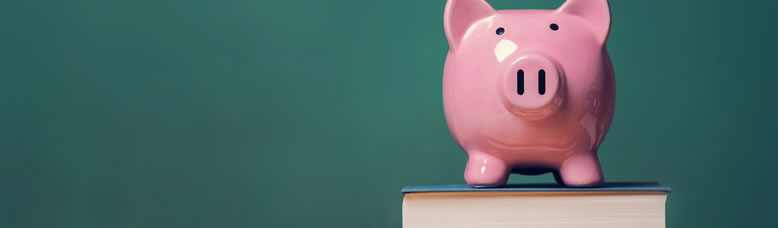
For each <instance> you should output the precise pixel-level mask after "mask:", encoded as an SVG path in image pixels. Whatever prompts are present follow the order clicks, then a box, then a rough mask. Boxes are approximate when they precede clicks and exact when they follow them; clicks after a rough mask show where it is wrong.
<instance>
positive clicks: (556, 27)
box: [549, 24, 559, 31]
mask: <svg viewBox="0 0 778 228" xmlns="http://www.w3.org/2000/svg"><path fill="white" fill-rule="evenodd" d="M549 27H551V30H554V31H556V30H559V25H556V24H551V26H549Z"/></svg>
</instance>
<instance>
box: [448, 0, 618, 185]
mask: <svg viewBox="0 0 778 228" xmlns="http://www.w3.org/2000/svg"><path fill="white" fill-rule="evenodd" d="M610 23H611V19H610V6H609V5H608V1H607V0H567V2H565V3H564V4H563V5H562V6H560V7H559V8H558V9H556V10H495V9H493V8H492V7H491V6H490V5H489V4H488V3H487V2H485V1H484V0H448V3H447V4H446V10H445V15H444V27H445V31H446V37H447V39H448V43H449V52H448V56H447V58H446V65H445V69H444V73H443V74H444V75H443V105H444V110H445V114H446V121H447V123H448V126H449V129H450V130H451V133H452V135H453V137H454V138H455V140H456V141H457V143H458V144H459V146H460V147H461V148H462V149H463V150H464V151H465V152H466V153H467V154H468V161H467V166H466V168H465V181H467V183H468V184H470V185H473V186H501V185H504V184H505V183H506V182H507V180H508V176H509V174H511V173H519V174H526V175H535V174H542V173H546V172H553V173H554V174H555V175H554V176H555V177H556V180H557V181H558V182H560V183H562V184H565V185H568V186H593V185H598V184H601V183H603V175H602V171H601V169H600V164H599V160H598V159H597V149H598V147H599V145H600V143H602V141H603V139H604V138H605V135H606V134H607V132H608V129H609V128H610V124H611V120H612V119H613V111H614V102H615V87H614V75H613V66H612V65H611V61H610V57H609V56H608V52H607V50H606V48H605V44H606V42H607V41H608V33H609V31H610Z"/></svg>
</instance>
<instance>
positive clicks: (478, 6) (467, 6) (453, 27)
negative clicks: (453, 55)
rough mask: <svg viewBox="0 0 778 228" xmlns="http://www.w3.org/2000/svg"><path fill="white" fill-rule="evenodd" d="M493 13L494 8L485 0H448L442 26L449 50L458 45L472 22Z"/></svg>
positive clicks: (453, 49)
mask: <svg viewBox="0 0 778 228" xmlns="http://www.w3.org/2000/svg"><path fill="white" fill-rule="evenodd" d="M494 14H495V11H494V9H493V8H492V6H490V5H489V3H486V1H485V0H448V3H447V4H446V12H445V13H444V14H443V27H445V29H446V38H448V46H449V48H450V49H451V51H455V50H456V49H457V48H458V47H459V45H460V43H461V42H462V40H463V39H464V38H465V34H466V33H467V30H468V29H469V28H470V27H471V26H472V25H473V23H475V22H476V21H478V20H481V19H484V18H486V17H489V16H492V15H494Z"/></svg>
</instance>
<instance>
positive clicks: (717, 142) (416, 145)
mask: <svg viewBox="0 0 778 228" xmlns="http://www.w3.org/2000/svg"><path fill="white" fill-rule="evenodd" d="M490 2H491V3H492V4H493V6H494V7H495V8H497V9H531V8H541V9H552V8H556V7H557V6H559V5H560V4H561V3H562V2H563V1H562V0H547V1H544V0H500V1H497V0H494V1H490ZM444 5H445V1H444V0H423V1H418V0H386V1H321V0H298V1H281V0H277V1H262V0H225V1H196V0H135V1H116V0H91V1H90V0H80V1H75V0H69V1H37V0H4V1H2V2H0V64H1V65H0V107H2V110H0V129H1V130H0V227H400V226H401V204H402V194H400V192H399V190H400V188H401V187H402V186H404V185H433V184H458V183H464V181H463V179H462V171H463V169H464V165H465V159H466V156H465V154H464V153H463V152H462V151H461V150H460V149H459V148H458V147H457V146H456V144H455V142H454V141H453V139H452V138H451V136H450V134H449V132H448V129H447V127H446V123H445V120H444V116H443V109H442V100H441V99H442V98H441V89H442V88H441V80H442V69H443V62H444V59H445V54H446V51H447V48H448V47H447V43H446V40H445V35H444V33H443V25H442V23H443V22H442V14H443V8H444ZM611 6H612V11H613V27H612V33H611V37H610V43H609V45H608V49H609V50H610V53H611V56H612V57H613V62H614V64H615V70H616V78H617V90H618V92H617V94H618V96H617V106H616V118H615V120H614V123H613V126H612V128H611V132H610V135H609V136H608V138H607V139H606V141H605V143H604V145H602V147H601V150H600V155H601V162H602V164H603V168H604V171H605V175H606V179H607V180H608V181H651V180H657V181H660V182H661V183H663V184H665V185H668V186H670V187H672V188H673V190H674V192H673V193H672V194H671V195H670V197H669V199H668V206H667V225H668V226H669V227H741V226H742V227H775V226H778V222H776V221H777V220H775V217H774V216H775V213H776V211H778V197H776V196H775V194H776V187H778V185H777V184H776V181H777V180H776V178H775V177H774V174H776V173H778V169H776V168H775V167H774V165H775V163H776V162H778V155H776V152H778V150H777V149H776V148H778V137H777V136H778V133H776V130H778V120H776V117H778V108H776V102H775V98H776V97H778V96H776V95H775V94H774V92H776V91H778V90H776V89H775V87H776V83H778V74H776V73H775V70H776V60H777V59H778V58H777V57H778V56H776V53H778V47H777V45H776V41H778V33H777V32H776V28H778V20H776V19H775V18H774V17H775V12H776V11H778V7H776V6H777V4H776V2H775V1H768V0H763V1H729V0H727V1H724V0H721V1H705V0H694V1H674V0H657V1H633V0H612V1H611ZM550 181H553V178H552V177H551V176H550V175H542V176H537V177H526V176H513V177H512V178H511V182H522V183H526V182H550Z"/></svg>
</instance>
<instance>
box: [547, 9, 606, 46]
mask: <svg viewBox="0 0 778 228" xmlns="http://www.w3.org/2000/svg"><path fill="white" fill-rule="evenodd" d="M557 11H558V12H560V13H566V14H570V15H574V16H578V17H581V18H583V19H584V20H585V21H586V22H587V23H588V24H589V25H590V26H591V28H592V30H593V31H594V33H595V34H596V35H597V38H598V39H599V40H600V41H601V42H602V43H603V44H605V43H606V42H608V34H609V33H610V30H611V9H610V5H609V4H608V0H567V1H566V2H565V4H563V5H562V6H560V7H559V9H557Z"/></svg>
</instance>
